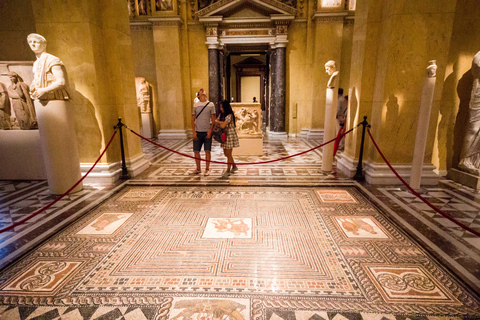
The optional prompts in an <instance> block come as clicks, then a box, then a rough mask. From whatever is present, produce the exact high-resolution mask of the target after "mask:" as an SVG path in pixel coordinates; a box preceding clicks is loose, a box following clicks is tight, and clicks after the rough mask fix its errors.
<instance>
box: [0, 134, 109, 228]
mask: <svg viewBox="0 0 480 320" xmlns="http://www.w3.org/2000/svg"><path fill="white" fill-rule="evenodd" d="M116 134H117V130H115V131H114V132H113V135H112V137H111V138H110V141H108V143H107V146H106V147H105V149H103V152H102V154H101V155H100V156H99V157H98V159H97V161H95V163H94V164H93V166H92V167H91V168H90V170H88V171H87V173H86V174H85V175H84V176H83V177H82V178H80V180H78V181H77V183H75V184H74V185H73V186H72V187H71V188H70V189H68V190H67V191H66V192H65V193H64V194H62V195H61V196H59V197H58V198H57V199H55V200H54V201H52V202H50V203H49V204H47V205H46V206H45V207H43V208H41V209H39V210H37V211H35V212H34V213H32V214H31V215H29V216H28V217H26V218H24V219H22V220H20V221H18V222H15V223H14V224H12V225H11V226H8V227H6V228H3V229H1V230H0V233H2V232H5V231H8V230H10V229H13V228H15V227H16V226H19V225H21V224H23V223H25V222H26V221H28V220H30V219H32V218H33V217H35V216H36V215H38V214H40V213H42V212H43V211H45V210H47V209H48V208H50V207H51V206H53V205H54V204H55V203H57V202H58V201H60V200H61V199H62V198H63V197H65V196H66V195H67V194H69V193H70V192H71V191H72V190H73V189H75V187H76V186H78V185H79V184H80V182H82V181H83V180H84V179H85V178H86V177H87V176H88V174H89V173H90V172H91V171H92V170H93V168H95V166H96V165H97V163H98V162H99V161H100V159H101V158H102V157H103V155H104V154H105V151H107V149H108V147H110V144H111V143H112V141H113V138H114V137H115V135H116Z"/></svg>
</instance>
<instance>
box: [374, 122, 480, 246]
mask: <svg viewBox="0 0 480 320" xmlns="http://www.w3.org/2000/svg"><path fill="white" fill-rule="evenodd" d="M368 135H369V136H370V139H372V142H373V144H374V146H375V148H376V149H377V151H378V153H379V154H380V156H381V157H382V158H383V161H385V163H386V164H387V166H388V167H389V168H390V170H392V171H393V173H394V174H395V175H396V176H397V178H398V179H399V180H400V181H402V183H403V184H404V185H405V187H407V189H408V190H410V192H411V193H413V194H414V195H415V196H417V197H418V198H419V199H420V200H422V201H423V202H425V204H427V205H428V206H429V207H430V208H432V209H433V210H435V211H436V212H438V213H440V214H441V215H442V216H444V217H445V218H447V219H448V220H450V221H452V222H453V223H455V224H457V225H458V226H460V227H462V228H463V229H465V230H467V231H470V232H471V233H473V234H474V235H476V236H477V237H480V232H477V231H475V230H473V229H472V228H470V227H468V226H466V225H464V224H463V223H461V222H458V221H457V220H455V219H454V218H452V217H451V216H449V215H448V214H446V213H445V212H443V211H442V210H440V209H438V208H437V207H435V206H434V205H433V204H431V203H430V202H428V200H427V199H425V198H424V197H422V196H421V195H420V194H419V193H418V192H416V191H415V190H414V189H413V188H412V187H410V185H409V184H408V183H407V182H406V181H405V180H403V179H402V177H400V175H399V174H398V173H397V171H395V169H393V167H392V165H391V164H390V163H389V162H388V160H387V159H386V158H385V156H384V155H383V153H382V152H381V151H380V148H378V145H377V143H376V142H375V139H373V137H372V134H371V133H370V130H368Z"/></svg>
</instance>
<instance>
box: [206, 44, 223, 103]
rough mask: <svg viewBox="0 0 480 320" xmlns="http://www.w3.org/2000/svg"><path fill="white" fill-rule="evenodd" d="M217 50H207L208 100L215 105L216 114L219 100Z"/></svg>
mask: <svg viewBox="0 0 480 320" xmlns="http://www.w3.org/2000/svg"><path fill="white" fill-rule="evenodd" d="M218 60H219V59H218V49H213V48H208V96H207V97H208V100H210V101H211V102H213V103H214V104H215V109H216V111H217V112H218V101H219V100H220V90H219V88H220V81H219V80H220V68H219V61H218Z"/></svg>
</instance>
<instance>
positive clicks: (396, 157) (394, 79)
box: [347, 1, 455, 164]
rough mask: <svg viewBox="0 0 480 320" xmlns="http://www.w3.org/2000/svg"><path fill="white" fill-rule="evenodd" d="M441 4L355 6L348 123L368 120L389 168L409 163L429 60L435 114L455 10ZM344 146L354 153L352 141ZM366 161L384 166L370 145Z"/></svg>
mask: <svg viewBox="0 0 480 320" xmlns="http://www.w3.org/2000/svg"><path fill="white" fill-rule="evenodd" d="M441 2H442V3H441V4H439V3H438V1H422V2H408V4H407V3H404V2H403V1H392V2H377V1H365V2H363V3H357V13H356V22H355V31H354V47H353V49H352V51H353V57H359V58H360V59H359V61H358V62H359V63H357V61H355V60H354V59H352V67H351V77H350V91H351V93H350V95H351V96H353V97H352V98H353V99H354V100H355V101H352V99H351V100H350V101H351V104H350V106H351V108H350V115H351V118H350V119H351V120H352V119H358V120H360V119H361V117H362V116H363V115H366V116H368V117H369V122H370V123H371V125H372V129H371V131H372V134H373V136H374V137H375V139H376V140H377V142H378V143H379V145H380V146H381V148H382V151H383V152H384V154H385V156H386V157H387V158H388V159H389V160H390V161H391V162H392V163H397V164H406V163H411V161H412V157H413V150H414V145H415V135H416V126H417V115H418V108H419V106H420V99H421V92H422V87H423V81H424V78H425V70H426V66H427V63H428V61H429V60H432V59H436V60H437V64H438V66H439V67H438V69H437V84H436V88H435V96H434V105H433V109H432V114H435V112H437V113H438V100H439V98H440V97H441V92H442V87H443V75H444V73H445V62H446V53H445V52H446V51H445V48H448V47H449V45H450V35H451V32H452V25H453V17H454V14H453V12H454V10H455V3H454V2H453V1H441ZM433 11H434V12H435V14H433ZM352 102H354V103H353V104H352ZM435 123H436V119H435V118H433V117H432V119H431V121H430V124H429V139H428V143H427V151H426V157H425V162H429V161H430V160H431V150H432V145H433V138H434V133H435V127H436V126H435ZM350 125H352V121H350ZM420 125H426V124H420ZM352 137H355V136H352ZM357 141H358V140H357ZM347 145H348V147H347V149H348V151H347V152H348V153H355V154H356V152H357V150H358V148H355V147H353V148H351V147H352V145H351V139H350V142H349V141H348V139H347ZM367 160H368V161H372V162H377V163H383V161H382V160H381V159H380V157H379V155H378V153H377V152H376V151H375V150H373V146H372V144H369V149H368V151H367Z"/></svg>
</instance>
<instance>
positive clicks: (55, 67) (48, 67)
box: [27, 33, 70, 100]
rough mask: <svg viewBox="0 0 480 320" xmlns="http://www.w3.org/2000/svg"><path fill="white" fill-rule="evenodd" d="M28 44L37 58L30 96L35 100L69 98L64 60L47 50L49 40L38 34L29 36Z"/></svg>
mask: <svg viewBox="0 0 480 320" xmlns="http://www.w3.org/2000/svg"><path fill="white" fill-rule="evenodd" d="M27 41H28V45H29V46H30V49H32V51H33V52H34V53H35V56H36V57H37V60H36V61H35V62H34V64H33V73H34V78H33V82H32V84H31V85H30V96H31V97H32V99H35V100H68V99H69V98H70V97H69V95H68V92H67V90H66V75H65V71H64V66H63V62H62V61H61V60H60V59H59V58H57V57H56V56H54V55H51V54H49V53H47V52H46V49H47V40H46V39H45V38H44V37H43V36H41V35H39V34H37V33H31V34H29V35H28V36H27Z"/></svg>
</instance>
